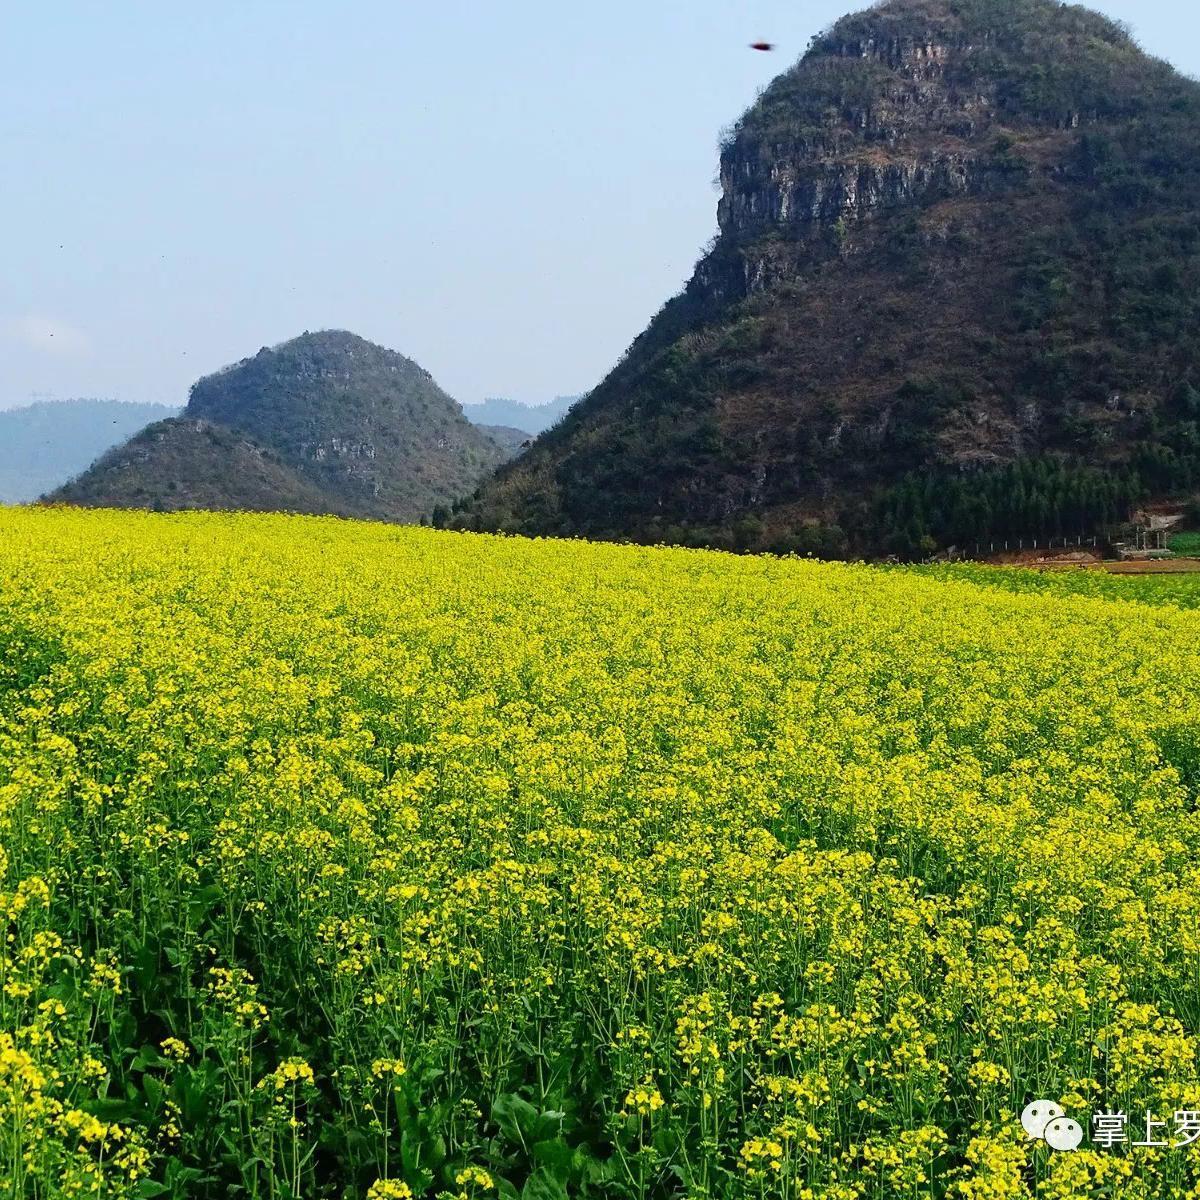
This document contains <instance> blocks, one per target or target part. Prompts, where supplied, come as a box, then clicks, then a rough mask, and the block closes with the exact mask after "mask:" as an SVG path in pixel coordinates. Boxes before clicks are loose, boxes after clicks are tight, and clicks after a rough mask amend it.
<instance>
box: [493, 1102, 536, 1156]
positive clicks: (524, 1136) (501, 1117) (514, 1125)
mask: <svg viewBox="0 0 1200 1200" xmlns="http://www.w3.org/2000/svg"><path fill="white" fill-rule="evenodd" d="M492 1120H493V1121H495V1122H496V1124H497V1125H499V1126H500V1132H501V1133H503V1134H504V1136H505V1137H506V1138H507V1139H508V1140H509V1141H510V1142H512V1143H513V1144H514V1145H517V1146H521V1147H523V1148H525V1149H528V1146H529V1143H530V1142H531V1141H535V1140H537V1139H536V1137H535V1136H534V1135H535V1133H536V1130H537V1121H538V1110H537V1109H536V1108H534V1107H533V1105H532V1104H530V1103H529V1101H528V1100H522V1099H521V1097H520V1096H517V1095H515V1094H511V1095H508V1096H501V1097H500V1098H499V1099H498V1100H497V1101H496V1103H495V1104H493V1105H492Z"/></svg>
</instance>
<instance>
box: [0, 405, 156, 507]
mask: <svg viewBox="0 0 1200 1200" xmlns="http://www.w3.org/2000/svg"><path fill="white" fill-rule="evenodd" d="M178 411H179V410H178V409H175V408H168V407H167V406H165V405H162V404H123V403H120V402H118V401H116V400H60V401H53V402H46V401H42V402H39V403H37V404H31V405H28V406H27V407H24V408H15V409H10V410H8V411H6V412H0V504H23V503H25V502H26V501H29V500H36V499H37V498H38V497H39V496H40V495H42V494H43V493H44V492H48V491H50V490H51V489H52V488H56V487H58V486H59V485H60V484H63V483H66V481H67V480H68V479H70V478H72V477H73V476H75V475H78V474H79V473H80V472H81V471H85V470H86V469H87V468H88V467H89V466H91V464H92V463H93V462H94V461H95V460H96V459H97V458H99V457H100V455H101V454H103V453H104V452H105V450H108V449H111V447H113V446H116V445H118V444H120V443H121V442H123V441H125V439H126V438H128V437H130V436H131V435H133V434H134V433H136V432H137V431H138V430H139V429H141V428H142V427H143V426H144V425H148V424H149V423H150V422H151V421H161V420H163V419H164V418H166V417H172V416H174V415H175V414H176V413H177V412H178Z"/></svg>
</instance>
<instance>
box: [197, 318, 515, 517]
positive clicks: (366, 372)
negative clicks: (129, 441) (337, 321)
mask: <svg viewBox="0 0 1200 1200" xmlns="http://www.w3.org/2000/svg"><path fill="white" fill-rule="evenodd" d="M187 415H188V416H189V417H194V418H196V419H199V420H204V421H211V422H214V423H216V424H219V425H223V426H225V427H227V428H229V429H232V430H234V431H235V432H237V433H240V434H242V435H243V436H245V437H247V438H249V439H250V440H251V441H253V442H255V443H256V444H257V445H259V446H262V447H263V448H264V449H269V450H273V451H274V452H275V453H276V454H278V455H279V457H280V459H281V460H282V461H283V462H285V463H286V464H287V465H288V466H289V467H291V468H292V469H293V470H295V471H297V472H298V473H299V474H300V475H302V476H303V477H305V478H306V479H308V480H309V481H311V482H312V483H313V484H315V485H316V486H317V487H318V488H320V489H321V490H322V491H324V492H326V493H328V495H329V496H330V497H333V498H334V499H336V500H339V501H340V502H341V504H342V505H343V506H344V507H346V508H349V509H350V510H351V511H354V512H357V513H359V514H360V515H364V516H375V517H388V518H393V519H400V520H409V521H415V520H416V519H417V518H418V517H419V516H421V515H423V514H427V513H428V512H429V511H430V510H431V509H432V508H433V507H434V505H435V504H438V503H439V502H442V501H448V500H451V499H453V498H454V497H455V496H457V495H460V494H461V493H462V492H464V491H469V490H470V489H471V488H472V487H474V486H475V484H476V483H477V482H478V481H479V479H480V478H481V477H482V476H483V475H485V474H486V473H488V472H489V471H490V470H491V469H493V468H494V467H496V466H498V465H499V464H500V463H502V462H503V461H504V459H505V457H506V453H505V451H504V450H502V449H501V448H500V447H499V446H497V445H496V443H495V442H494V441H492V439H491V438H489V437H488V436H487V435H486V434H485V433H483V431H482V430H479V429H477V428H476V427H475V426H474V425H472V424H471V423H470V422H469V421H468V420H467V419H466V418H465V417H464V416H463V415H462V412H461V410H460V408H459V406H458V405H457V404H456V403H455V402H454V401H453V400H452V399H451V398H450V397H449V396H447V395H446V393H445V392H443V391H442V389H441V388H440V387H438V385H437V384H436V383H435V382H434V380H433V377H432V376H431V375H430V374H429V372H428V371H425V370H423V369H422V368H421V367H419V366H418V365H417V364H416V363H415V362H413V361H412V360H411V359H408V358H405V357H404V356H403V355H401V354H397V353H396V352H395V351H393V350H388V349H385V348H384V347H383V346H377V345H374V344H373V343H371V342H368V341H366V340H365V339H363V338H360V337H356V336H355V335H354V334H351V333H346V332H343V331H340V330H326V331H323V332H320V333H306V334H304V335H302V336H301V337H298V338H293V339H292V340H291V341H288V342H284V343H282V344H281V345H278V346H273V347H270V348H264V349H262V350H260V351H259V352H258V354H256V355H254V356H253V357H252V358H247V359H243V360H242V361H241V362H239V363H235V364H234V365H232V366H230V367H227V368H226V369H225V370H223V371H218V372H216V373H215V374H213V375H208V376H206V377H205V378H203V379H201V380H199V381H198V382H197V383H196V384H195V385H194V386H193V387H192V390H191V393H190V396H189V398H188V406H187Z"/></svg>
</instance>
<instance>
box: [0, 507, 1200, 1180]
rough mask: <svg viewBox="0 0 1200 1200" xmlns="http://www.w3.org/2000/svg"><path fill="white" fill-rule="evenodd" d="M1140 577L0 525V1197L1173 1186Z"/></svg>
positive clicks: (1195, 1039) (1193, 692)
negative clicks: (1035, 1131) (1124, 1118)
mask: <svg viewBox="0 0 1200 1200" xmlns="http://www.w3.org/2000/svg"><path fill="white" fill-rule="evenodd" d="M1124 582H1125V583H1128V582H1129V581H1124ZM1133 586H1134V585H1132V584H1129V587H1130V588H1132V587H1133ZM1185 586H1186V585H1185V584H1183V583H1179V582H1175V583H1173V584H1172V589H1171V591H1170V593H1169V596H1167V597H1166V598H1167V599H1168V602H1165V603H1161V604H1156V603H1153V602H1151V601H1153V600H1154V599H1155V595H1154V594H1151V593H1148V594H1147V596H1146V597H1143V599H1144V600H1145V601H1146V602H1138V601H1137V599H1136V597H1132V596H1131V597H1130V598H1125V597H1117V598H1113V597H1111V596H1108V595H1105V594H1099V593H1098V592H1097V594H1071V593H1070V592H1069V591H1067V590H1064V589H1062V588H1060V589H1058V590H1055V589H1051V588H1037V587H1033V586H1032V585H1031V586H1030V587H1029V588H1028V589H1026V590H1024V591H1023V590H1021V589H1020V588H1017V589H1016V590H1012V589H1008V588H1006V587H1005V586H1004V585H997V584H996V583H995V582H994V581H993V580H992V579H991V578H990V577H989V576H988V575H987V574H986V573H980V572H975V573H970V572H962V571H960V572H942V573H940V574H936V575H933V576H929V575H923V574H922V573H920V572H909V571H902V570H886V571H885V570H876V569H872V568H868V567H865V566H840V565H823V564H818V563H812V562H803V561H795V560H776V559H767V558H738V557H734V556H731V555H724V554H716V553H705V552H695V551H683V550H665V549H661V548H640V547H631V546H626V547H618V546H598V545H589V544H586V543H582V542H557V543H556V542H537V541H525V540H520V539H506V538H498V537H487V536H480V535H469V534H454V533H444V532H434V531H428V530H421V529H399V528H391V527H383V526H372V525H365V524H355V523H351V522H343V521H339V520H335V519H332V518H292V517H283V516H249V515H211V514H177V515H170V516H167V515H153V514H137V513H123V514H118V513H105V512H82V511H71V510H16V509H10V510H0V920H2V921H3V922H4V924H5V935H4V939H3V941H2V942H0V1191H3V1192H4V1194H5V1195H13V1196H35V1195H36V1196H78V1195H104V1196H106V1197H115V1198H118V1200H119V1198H121V1197H125V1196H134V1195H157V1194H166V1193H167V1192H168V1191H172V1189H174V1190H173V1191H172V1194H184V1192H186V1193H187V1194H189V1195H195V1196H197V1197H207V1196H214V1197H215V1196H220V1195H227V1194H248V1195H280V1196H282V1195H294V1196H299V1195H306V1196H307V1195H317V1194H325V1193H329V1194H332V1192H333V1191H334V1190H336V1191H337V1192H338V1194H343V1192H344V1193H345V1194H346V1195H356V1196H360V1197H366V1200H397V1198H398V1200H404V1198H406V1197H410V1196H436V1195H438V1194H439V1192H441V1193H442V1194H449V1195H461V1194H464V1193H465V1191H466V1190H468V1189H473V1194H476V1195H478V1194H481V1193H483V1192H490V1193H492V1194H497V1195H499V1194H503V1195H508V1194H515V1193H514V1189H515V1190H517V1191H519V1190H521V1189H522V1188H524V1189H525V1190H526V1191H527V1193H528V1194H530V1195H538V1196H561V1195H564V1194H569V1195H574V1194H577V1193H580V1192H587V1194H604V1195H609V1196H613V1197H618V1196H629V1197H634V1196H643V1195H662V1196H669V1195H679V1196H685V1195H691V1196H700V1195H714V1196H715V1195H720V1196H730V1197H750V1196H753V1197H758V1198H760V1200H761V1198H765V1197H768V1196H770V1197H779V1198H780V1200H783V1198H784V1197H788V1198H793V1197H808V1198H810V1200H818V1198H824V1200H885V1198H886V1200H891V1198H892V1197H912V1198H915V1197H931V1196H939V1197H940V1196H944V1197H947V1198H948V1200H1009V1198H1013V1200H1029V1198H1031V1197H1043V1198H1045V1200H1050V1198H1059V1197H1062V1198H1065V1197H1068V1196H1071V1197H1074V1196H1080V1197H1083V1196H1088V1195H1092V1194H1096V1195H1100V1194H1103V1195H1105V1196H1109V1197H1113V1198H1115V1200H1150V1198H1151V1197H1155V1198H1158V1197H1162V1198H1174V1200H1183V1198H1184V1197H1194V1196H1196V1195H1198V1194H1200V1151H1195V1150H1192V1149H1189V1148H1184V1149H1180V1150H1178V1151H1174V1150H1171V1151H1165V1150H1164V1151H1155V1150H1139V1149H1138V1148H1136V1147H1133V1146H1126V1147H1120V1148H1114V1149H1112V1150H1102V1149H1098V1148H1096V1147H1094V1146H1093V1145H1092V1144H1091V1143H1090V1142H1085V1145H1084V1146H1083V1147H1082V1148H1081V1149H1080V1150H1078V1151H1076V1152H1074V1153H1057V1154H1056V1153H1053V1152H1051V1151H1050V1150H1049V1148H1048V1147H1046V1146H1044V1145H1042V1144H1040V1143H1030V1142H1027V1141H1026V1140H1025V1139H1024V1135H1023V1134H1022V1132H1021V1128H1020V1123H1019V1119H1018V1117H1017V1116H1016V1115H1015V1114H1019V1113H1020V1111H1021V1109H1022V1108H1023V1107H1024V1105H1025V1104H1026V1103H1027V1102H1028V1101H1030V1100H1032V1099H1034V1098H1047V1097H1051V1098H1055V1099H1057V1100H1058V1101H1059V1102H1060V1103H1062V1104H1063V1105H1064V1106H1065V1107H1067V1108H1068V1109H1069V1110H1070V1112H1071V1115H1072V1116H1074V1117H1076V1119H1078V1120H1080V1122H1081V1124H1083V1125H1084V1127H1085V1129H1088V1128H1089V1127H1090V1122H1089V1113H1090V1112H1092V1111H1095V1112H1099V1111H1108V1110H1112V1111H1118V1110H1119V1111H1122V1112H1125V1113H1128V1114H1131V1117H1130V1121H1131V1124H1130V1129H1131V1136H1130V1141H1131V1142H1132V1141H1134V1140H1135V1139H1136V1136H1137V1134H1136V1132H1134V1131H1135V1130H1136V1122H1137V1120H1139V1119H1140V1118H1141V1115H1142V1114H1143V1113H1144V1112H1146V1111H1147V1110H1149V1111H1151V1112H1153V1113H1155V1114H1157V1115H1159V1116H1162V1117H1169V1116H1170V1115H1171V1114H1172V1113H1173V1112H1175V1111H1178V1110H1192V1109H1200V990H1198V987H1197V981H1198V980H1200V817H1198V815H1197V814H1198V811H1200V805H1198V803H1197V800H1198V789H1200V724H1198V723H1197V720H1196V714H1197V712H1200V636H1198V635H1200V616H1197V615H1196V614H1195V613H1194V612H1193V611H1191V608H1190V607H1189V606H1187V605H1185V603H1184V602H1183V601H1182V600H1181V599H1180V597H1181V596H1182V594H1183V589H1184V588H1185ZM1164 595H1166V594H1164ZM1159 598H1163V597H1159ZM217 1148H219V1150H218V1149H217ZM372 1180H374V1181H375V1182H373V1183H372V1182H370V1181H372ZM160 1183H161V1184H162V1188H161V1190H156V1189H158V1187H159V1184H160ZM322 1189H324V1190H322ZM445 1189H459V1191H457V1192H456V1191H452V1190H451V1191H446V1190H445ZM589 1189H590V1190H589Z"/></svg>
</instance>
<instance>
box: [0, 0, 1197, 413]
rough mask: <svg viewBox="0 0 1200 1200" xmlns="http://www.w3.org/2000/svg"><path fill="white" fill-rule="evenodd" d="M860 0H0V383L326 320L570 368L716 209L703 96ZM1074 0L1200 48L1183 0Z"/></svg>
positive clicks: (155, 383) (43, 391)
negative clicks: (576, 0) (766, 47)
mask: <svg viewBox="0 0 1200 1200" xmlns="http://www.w3.org/2000/svg"><path fill="white" fill-rule="evenodd" d="M851 7H859V5H854V4H853V3H848V2H847V0H807V2H806V0H786V2H785V0H606V2H605V3H602V4H601V3H597V4H588V5H579V4H566V3H562V0H553V2H552V0H507V2H506V3H499V2H497V0H430V2H429V3H419V4H418V3H414V2H413V0H343V2H341V3H336V4H334V3H329V2H328V0H277V2H268V0H205V2H204V3H193V4H183V3H178V2H176V0H94V2H83V0H59V2H58V3H55V4H39V3H24V4H18V3H16V2H15V0H14V2H13V3H6V4H3V5H0V9H2V11H0V163H2V164H3V168H2V174H0V228H2V230H3V234H2V236H0V407H3V406H5V405H10V404H14V403H25V402H27V401H28V400H30V399H31V398H33V397H34V396H35V395H39V394H40V395H50V396H55V397H59V398H63V397H68V396H79V395H87V396H116V397H119V398H122V399H129V400H158V401H163V402H167V403H182V402H183V400H184V399H185V398H186V393H187V387H188V385H189V384H190V383H191V382H192V380H194V379H195V378H196V377H197V376H198V375H201V374H204V373H206V372H208V371H210V370H212V369H214V368H216V367H219V366H221V365H222V364H224V363H227V362H230V361H233V360H235V359H238V358H242V357H244V356H245V355H247V354H252V353H254V352H255V351H256V350H257V349H258V348H259V347H260V346H262V345H267V344H271V343H273V342H277V341H281V340H283V339H285V338H288V337H291V336H293V335H294V334H297V333H300V332H302V331H303V330H305V329H320V328H328V327H340V328H347V329H351V330H354V331H355V332H357V333H360V334H362V335H363V336H365V337H369V338H372V339H374V340H376V341H379V342H382V343H384V344H385V345H387V346H390V347H392V348H394V349H396V350H399V351H401V352H402V353H404V354H407V355H409V356H410V357H412V358H415V359H416V360H417V361H418V362H420V363H421V364H422V365H423V366H425V367H427V368H428V369H429V370H430V371H431V372H432V373H433V375H434V376H435V378H437V379H438V380H439V382H441V384H442V385H443V386H444V387H445V388H446V389H447V390H448V391H449V392H450V393H451V394H452V395H453V396H455V397H456V398H457V399H459V400H462V401H472V400H478V399H481V398H482V397H483V396H485V395H509V396H514V397H517V398H519V399H524V400H527V401H530V402H535V403H536V402H539V401H541V400H544V399H548V398H549V397H551V396H552V395H554V394H555V393H566V392H576V391H585V390H587V389H588V388H589V387H591V386H593V385H594V384H595V383H596V382H598V380H599V379H600V377H601V376H602V375H603V374H604V373H605V371H607V370H608V368H609V367H610V366H612V364H613V362H614V361H615V360H616V359H617V357H618V356H619V355H620V354H621V352H622V351H623V350H624V349H625V347H626V346H627V345H628V344H629V342H630V341H631V340H632V339H633V337H634V336H635V335H636V334H637V333H638V332H639V331H640V330H641V329H642V328H643V326H644V325H645V324H646V321H647V320H648V318H649V317H650V316H651V315H652V314H653V313H654V311H655V310H656V309H657V308H658V307H659V305H660V304H662V302H663V301H664V300H666V299H667V297H668V296H670V295H671V294H672V293H673V292H675V291H677V290H678V288H679V287H680V286H681V285H682V284H683V282H684V281H685V280H686V279H687V277H688V276H689V274H690V273H691V269H692V265H693V264H694V262H695V260H696V258H697V257H698V256H699V253H700V251H701V249H702V247H703V245H704V243H705V242H706V241H707V240H708V238H709V237H711V235H712V234H713V233H714V232H715V229H716V216H715V209H716V195H715V193H714V191H713V187H712V179H713V176H714V174H715V170H716V144H717V137H718V133H719V131H720V129H721V127H722V126H723V125H726V124H728V123H729V122H731V121H733V120H734V119H735V118H736V117H737V116H738V115H739V114H740V113H741V111H742V110H743V109H744V108H745V107H746V106H747V105H748V104H749V103H750V102H751V101H753V99H754V96H755V94H756V92H757V90H758V89H759V88H760V87H762V86H763V85H765V84H766V83H767V82H768V81H769V80H770V79H771V77H772V76H773V75H774V74H776V73H777V72H779V71H782V70H783V69H784V68H786V67H787V66H788V65H789V64H790V63H791V62H792V61H793V60H794V59H795V58H797V57H798V56H799V55H800V54H801V53H803V51H804V49H805V46H806V44H807V41H808V38H809V37H810V36H811V35H812V34H813V33H815V32H816V31H817V30H819V29H820V28H822V27H823V26H824V25H826V24H828V23H829V22H830V21H831V20H833V19H834V18H836V17H837V16H840V15H841V14H842V12H844V11H846V10H847V9H848V8H851ZM1096 7H1098V8H1101V9H1103V10H1104V11H1105V12H1107V13H1109V14H1110V15H1112V16H1115V17H1119V18H1121V19H1123V20H1126V21H1128V22H1129V23H1130V24H1131V25H1133V27H1134V30H1135V32H1136V33H1137V34H1138V36H1139V38H1140V39H1141V41H1142V44H1143V45H1144V46H1145V47H1146V48H1147V49H1148V50H1149V51H1150V52H1151V53H1154V54H1157V55H1160V56H1162V57H1165V58H1168V59H1170V60H1171V61H1173V62H1174V63H1176V65H1178V66H1179V67H1181V68H1182V69H1183V70H1185V71H1187V72H1188V73H1190V74H1200V3H1197V0H1102V2H1101V3H1099V4H1097V5H1096ZM758 39H768V40H771V41H774V42H777V43H778V46H779V49H778V51H777V52H776V53H774V54H759V53H755V52H754V51H752V50H750V49H748V48H747V43H748V42H750V41H754V40H758Z"/></svg>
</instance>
